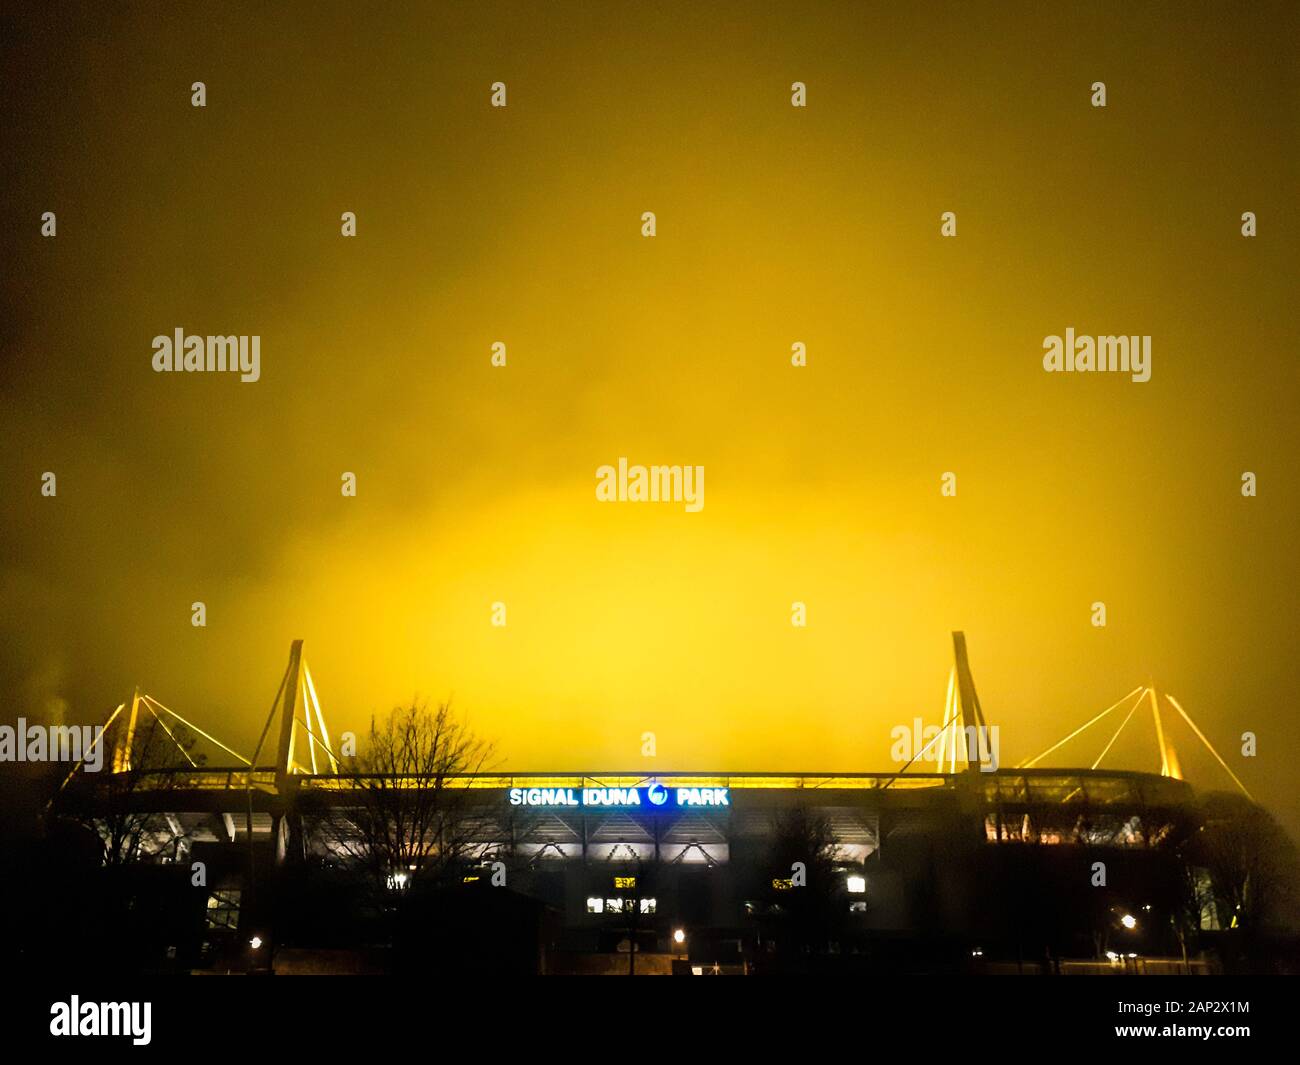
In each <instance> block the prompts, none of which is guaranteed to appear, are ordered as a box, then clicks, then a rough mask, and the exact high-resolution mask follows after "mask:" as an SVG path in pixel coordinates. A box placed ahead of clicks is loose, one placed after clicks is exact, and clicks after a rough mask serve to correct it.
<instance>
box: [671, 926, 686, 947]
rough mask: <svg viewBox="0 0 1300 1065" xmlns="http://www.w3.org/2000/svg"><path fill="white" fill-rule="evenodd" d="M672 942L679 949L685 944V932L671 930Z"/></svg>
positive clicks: (682, 930) (682, 929) (678, 929)
mask: <svg viewBox="0 0 1300 1065" xmlns="http://www.w3.org/2000/svg"><path fill="white" fill-rule="evenodd" d="M673 942H674V943H676V944H677V945H678V946H679V947H680V946H681V945H682V944H683V943H685V942H686V930H685V929H684V928H674V929H673Z"/></svg>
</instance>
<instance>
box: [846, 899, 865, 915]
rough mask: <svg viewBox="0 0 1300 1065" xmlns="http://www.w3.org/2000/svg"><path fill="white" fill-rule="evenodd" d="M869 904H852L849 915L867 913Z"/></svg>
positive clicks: (850, 904)
mask: <svg viewBox="0 0 1300 1065" xmlns="http://www.w3.org/2000/svg"><path fill="white" fill-rule="evenodd" d="M866 912H867V904H866V903H865V902H850V903H849V913H866Z"/></svg>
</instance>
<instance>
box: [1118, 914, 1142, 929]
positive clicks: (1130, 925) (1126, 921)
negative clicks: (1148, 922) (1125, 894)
mask: <svg viewBox="0 0 1300 1065" xmlns="http://www.w3.org/2000/svg"><path fill="white" fill-rule="evenodd" d="M1119 923H1120V924H1122V925H1123V926H1124V927H1125V928H1127V929H1128V930H1129V931H1132V930H1133V929H1134V928H1136V927H1137V924H1138V922H1137V918H1136V917H1134V916H1133V915H1132V914H1131V913H1126V914H1124V916H1123V917H1121V918H1120V919H1119Z"/></svg>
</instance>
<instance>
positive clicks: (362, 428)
mask: <svg viewBox="0 0 1300 1065" xmlns="http://www.w3.org/2000/svg"><path fill="white" fill-rule="evenodd" d="M405 6H406V5H398V8H397V10H388V9H385V10H384V11H383V12H382V13H381V12H379V11H370V10H367V12H366V13H364V14H363V13H362V12H361V9H359V8H358V9H357V10H351V11H350V10H348V9H346V8H344V7H343V6H342V5H336V4H312V5H305V4H298V5H289V6H286V7H284V8H283V9H277V10H266V9H265V8H264V7H263V6H262V5H253V4H249V5H235V4H229V5H226V4H223V5H198V4H176V5H125V6H124V7H122V8H121V9H120V10H119V9H117V5H113V6H112V9H110V8H109V7H108V6H102V5H86V6H85V7H84V8H79V7H78V6H77V5H60V6H59V8H58V9H56V10H53V11H52V10H51V9H47V8H46V7H44V6H38V5H32V6H31V7H30V8H29V9H27V10H25V11H15V10H12V9H11V7H10V6H7V7H6V10H5V13H4V14H3V16H0V38H2V39H3V41H4V44H3V48H4V68H3V85H2V86H0V90H2V91H0V125H2V126H3V135H2V139H3V144H4V150H3V152H2V153H0V171H2V172H3V181H4V188H5V196H4V214H5V218H6V224H5V226H4V227H3V230H2V234H3V235H2V237H0V239H2V240H3V245H2V246H0V262H3V266H4V271H3V274H4V277H3V286H2V289H3V297H2V298H3V308H2V312H0V389H2V394H3V412H4V417H3V420H2V421H0V440H2V444H3V450H2V451H0V455H2V456H3V458H2V459H0V491H2V492H3V500H4V506H3V517H2V518H0V521H2V523H3V533H2V535H3V545H4V549H3V553H2V559H0V682H3V684H4V686H5V691H6V692H7V693H8V694H7V698H6V704H7V705H6V711H5V715H4V719H5V721H7V722H12V721H13V720H14V719H16V718H17V717H19V716H21V715H25V716H27V717H28V718H30V719H34V720H50V719H56V720H57V719H63V720H67V721H76V722H89V721H94V720H102V719H103V718H104V717H105V716H106V715H107V714H108V713H109V712H110V711H111V710H112V708H113V707H114V706H115V705H117V704H118V703H119V702H121V701H122V700H123V699H124V698H126V697H128V696H129V695H130V692H131V688H132V686H133V685H135V684H137V683H138V684H140V685H141V686H142V688H143V689H144V690H145V691H147V692H148V693H150V694H151V695H153V696H154V697H156V698H157V699H159V700H161V701H162V702H163V703H164V704H167V705H168V706H171V707H173V708H175V709H176V710H178V711H180V712H181V713H183V714H185V715H186V716H187V717H189V718H191V719H192V720H193V721H195V722H196V723H198V724H200V725H202V726H203V727H204V728H206V729H209V730H211V731H213V732H215V733H216V734H217V735H218V736H220V737H221V738H222V739H223V740H225V741H226V742H228V743H230V744H231V745H232V746H235V747H237V748H239V749H241V750H244V751H245V752H247V753H251V750H252V748H253V746H254V744H255V742H256V738H257V733H258V731H259V730H260V727H261V725H262V722H263V720H264V718H265V716H266V713H267V711H268V709H269V708H270V705H271V701H272V698H273V697H274V695H275V689H276V684H277V682H278V680H279V677H280V675H281V673H282V672H283V669H284V662H285V659H286V656H287V652H288V648H289V642H290V640H291V639H293V638H297V637H301V638H303V639H305V641H306V643H305V654H306V658H307V661H308V662H309V663H310V665H311V668H312V672H313V675H314V677H315V681H316V686H317V690H318V691H319V693H320V696H321V701H322V704H323V706H324V710H325V713H326V716H327V719H328V720H329V721H330V724H331V730H332V731H333V732H335V733H337V732H339V731H341V730H343V729H356V730H360V729H362V728H364V727H365V724H366V723H367V721H368V719H369V717H370V715H371V714H372V713H374V712H382V711H385V710H387V709H388V708H389V707H391V706H392V705H394V704H395V703H398V702H401V701H403V700H407V701H409V700H410V699H411V698H412V697H413V696H414V695H417V694H419V695H422V696H425V697H428V698H430V699H433V700H441V699H446V698H452V699H453V704H454V705H455V706H457V707H459V708H460V709H461V710H462V711H464V712H465V713H466V714H467V715H468V716H469V720H470V722H471V724H472V726H473V727H474V728H475V729H477V730H478V731H480V732H481V733H483V734H485V735H486V736H488V737H490V738H493V739H495V740H496V741H497V746H498V750H499V752H500V758H501V767H502V768H504V769H507V770H509V769H514V770H527V769H556V770H570V771H579V772H595V771H598V770H602V769H606V770H608V769H623V770H632V771H640V770H643V769H644V770H645V771H646V772H650V771H654V770H679V771H685V770H713V769H717V770H741V769H747V770H792V771H795V770H798V771H809V772H812V771H868V770H876V771H888V770H892V769H894V768H896V766H895V764H894V763H892V762H891V761H890V759H889V748H890V730H891V729H892V728H893V727H894V726H896V725H899V724H910V722H911V721H912V719H913V717H915V716H917V715H921V716H924V717H925V718H926V720H927V721H928V722H930V723H934V724H937V723H938V718H939V715H940V713H941V711H942V707H943V698H944V692H945V686H946V683H947V677H948V670H949V666H950V661H951V638H950V632H951V631H952V630H954V629H962V630H964V631H965V632H966V633H967V637H968V640H969V643H970V649H971V658H972V665H973V668H974V675H975V680H976V682H977V684H978V686H979V692H980V696H981V699H982V702H983V706H984V710H985V713H986V714H987V715H988V717H989V718H990V720H991V721H992V722H994V723H996V724H998V725H999V726H1000V727H1001V729H1002V736H1001V746H1002V753H1003V760H1004V762H1007V763H1010V762H1014V761H1017V760H1019V759H1021V758H1024V757H1028V756H1030V755H1033V754H1036V753H1037V752H1038V751H1039V750H1040V749H1041V748H1043V747H1045V746H1047V745H1048V744H1050V743H1051V742H1052V741H1054V740H1055V739H1057V738H1059V737H1060V736H1061V735H1063V734H1064V733H1066V732H1067V731H1069V730H1070V729H1071V728H1073V727H1074V726H1076V725H1078V724H1080V723H1082V722H1083V721H1084V720H1086V719H1087V718H1088V717H1090V716H1091V715H1093V714H1095V713H1096V712H1097V711H1099V710H1101V709H1102V708H1103V707H1105V706H1107V705H1109V704H1110V703H1112V702H1114V701H1115V700H1116V699H1118V698H1119V697H1120V696H1122V695H1123V694H1124V693H1125V692H1127V691H1129V690H1130V689H1132V688H1133V687H1135V686H1136V685H1138V684H1154V685H1155V686H1156V687H1157V688H1159V689H1161V690H1164V691H1168V692H1171V693H1172V694H1173V695H1174V696H1175V697H1176V698H1177V699H1178V700H1179V701H1180V702H1181V703H1182V705H1183V706H1184V707H1186V708H1187V710H1188V712H1189V713H1190V714H1191V715H1192V716H1193V718H1195V719H1196V720H1197V722H1198V723H1199V724H1200V726H1201V728H1202V729H1203V730H1204V731H1205V732H1206V734H1207V735H1208V736H1209V737H1210V739H1211V740H1212V741H1213V742H1214V743H1215V744H1216V746H1217V747H1218V749H1219V750H1220V752H1221V753H1222V754H1223V755H1224V757H1225V758H1226V759H1227V760H1228V762H1229V764H1230V765H1232V766H1233V768H1234V771H1235V772H1237V773H1238V775H1240V776H1241V777H1242V779H1243V780H1244V781H1245V782H1246V784H1247V786H1248V787H1249V788H1250V789H1251V790H1252V792H1254V794H1255V795H1256V796H1257V797H1258V798H1260V799H1261V800H1262V801H1263V802H1264V803H1265V804H1266V805H1268V806H1269V807H1270V808H1271V809H1272V810H1273V811H1274V812H1275V813H1277V814H1278V815H1279V816H1281V817H1282V818H1283V819H1284V820H1285V821H1286V822H1287V823H1288V825H1289V827H1290V828H1291V829H1292V831H1293V833H1296V832H1298V831H1300V801H1298V800H1297V789H1296V788H1295V785H1294V780H1295V775H1294V768H1293V762H1294V759H1295V756H1296V754H1297V747H1298V744H1297V739H1298V737H1300V726H1297V723H1296V715H1297V710H1296V707H1295V694H1294V693H1295V681H1294V672H1295V670H1294V656H1295V648H1296V642H1297V637H1298V636H1300V624H1298V621H1300V606H1298V605H1297V600H1296V587H1297V570H1298V568H1300V567H1298V564H1297V560H1296V537H1295V529H1296V521H1297V517H1298V516H1300V507H1298V506H1297V493H1298V492H1300V476H1298V475H1297V469H1296V462H1297V455H1298V454H1300V446H1298V445H1300V428H1297V416H1296V400H1297V393H1298V392H1300V387H1298V386H1300V371H1298V370H1297V350H1298V347H1297V342H1298V341H1300V329H1298V328H1297V315H1296V304H1297V279H1298V278H1300V270H1297V254H1296V246H1297V244H1296V242H1297V214H1296V209H1297V189H1300V181H1298V180H1297V179H1298V178H1300V166H1298V165H1297V163H1298V155H1300V153H1298V152H1297V148H1296V137H1295V130H1296V128H1297V115H1298V114H1300V76H1298V74H1297V63H1296V59H1295V42H1296V40H1298V39H1300V16H1298V15H1297V11H1300V8H1297V7H1296V5H1294V4H1259V5H1246V6H1238V5H1231V6H1229V5H1223V6H1218V7H1211V6H1206V5H1201V4H1185V5H1165V4H1158V5H1157V4H1150V5H1148V4H1138V5H1134V4H1108V5H1101V6H1098V7H1090V9H1089V10H1088V11H1086V12H1085V11H1076V12H1061V11H1057V10H1055V8H1054V7H1052V8H1048V7H1046V6H1044V5H1038V4H1023V5H1019V4H1010V5H998V6H997V7H996V8H994V7H993V6H991V5H989V6H976V7H973V6H972V5H967V4H954V5H951V6H942V5H930V6H929V8H928V9H927V10H926V11H924V12H922V11H920V10H918V9H915V8H914V7H913V5H892V4H891V5H859V4H834V5H800V6H799V7H798V8H797V9H796V8H795V7H794V6H793V5H785V4H782V5H772V4H749V5H744V6H740V5H735V6H733V5H713V4H710V5H695V4H684V3H683V4H638V5H635V6H633V5H622V4H619V5H595V4H546V5H523V4H520V5H512V4H491V5H477V4H476V5H457V6H455V7H451V6H449V5H439V7H438V8H437V9H436V10H426V11H421V12H418V13H414V12H406V11H403V10H402V8H404V7H405ZM410 6H412V7H414V6H416V5H410ZM419 6H420V7H423V6H424V5H419ZM706 7H707V10H705V9H704V8H706ZM196 81H202V82H204V83H205V85H206V93H207V100H206V106H205V107H202V108H198V107H194V106H192V104H191V86H192V84H193V83H194V82H196ZM497 81H501V82H504V83H505V84H506V86H507V94H508V95H507V100H508V104H507V106H506V107H504V108H494V107H492V106H491V102H490V100H491V86H492V84H493V83H494V82H497ZM795 81H801V82H803V83H805V85H806V87H807V106H806V107H803V108H797V107H793V106H791V85H792V83H793V82H795ZM1096 81H1103V82H1105V85H1106V92H1107V104H1106V106H1105V107H1104V108H1101V107H1094V106H1092V103H1091V96H1092V88H1091V87H1092V85H1093V83H1094V82H1096ZM46 211H53V212H54V213H55V214H56V216H57V235H56V236H54V237H45V236H42V233H41V216H42V213H43V212H46ZM345 211H352V212H355V214H356V216H357V235H356V236H355V237H344V236H343V235H342V234H341V232H340V226H341V222H340V216H341V215H342V213H343V212H345ZM646 211H652V212H654V213H655V216H656V226H657V231H656V235H655V236H654V237H645V236H643V235H642V213H643V212H646ZM945 211H952V212H955V214H956V218H957V235H956V236H955V237H944V236H942V235H941V230H940V226H941V215H942V213H943V212H945ZM1247 211H1250V212H1254V214H1255V215H1256V217H1257V225H1258V235H1257V236H1255V237H1244V236H1243V235H1242V221H1241V216H1242V214H1243V212H1247ZM177 328H183V329H184V330H186V331H187V332H189V333H197V334H223V335H224V334H244V335H254V334H255V335H258V336H260V337H261V377H260V380H258V381H257V382H255V383H241V382H240V381H239V380H238V377H237V376H232V375H229V374H225V375H223V374H207V373H171V374H169V373H156V372H154V370H153V369H152V366H151V359H152V356H153V349H152V347H151V344H152V340H153V338H154V337H155V336H156V335H159V334H163V335H171V334H172V333H173V331H174V330H175V329H177ZM1071 328H1072V329H1074V330H1075V331H1076V332H1077V333H1079V334H1095V335H1105V334H1124V335H1130V334H1132V335H1149V336H1150V337H1151V338H1152V340H1151V345H1152V367H1151V369H1152V373H1151V379H1150V380H1149V381H1147V382H1145V383H1136V382H1133V381H1132V380H1130V379H1129V377H1128V376H1127V375H1123V374H1103V373H1094V374H1051V373H1046V372H1044V369H1043V366H1042V355H1043V341H1044V338H1045V337H1048V336H1050V335H1054V334H1064V332H1065V331H1066V330H1067V329H1071ZM497 341H500V342H503V343H504V344H505V345H506V349H507V353H508V355H507V365H506V366H505V367H494V366H493V365H492V364H491V347H492V345H493V343H494V342H497ZM796 342H799V343H803V344H805V345H806V349H807V357H808V364H807V366H805V367H794V366H792V365H791V345H792V344H794V343H796ZM621 456H626V457H627V458H628V459H629V460H630V461H631V462H633V463H644V464H657V463H664V464H668V463H672V464H682V465H702V466H704V467H705V470H706V480H705V505H704V507H703V509H702V510H700V511H699V512H698V513H688V512H686V510H685V509H684V508H683V507H682V506H681V505H673V504H663V503H659V504H651V503H646V504H632V503H624V504H610V503H600V502H598V501H597V499H596V496H595V491H594V489H595V484H596V470H597V468H598V467H599V466H601V465H604V464H608V463H616V462H617V460H618V459H619V458H620V457H621ZM46 471H51V472H54V473H55V474H56V477H57V495H56V496H54V497H53V498H50V497H45V496H42V494H41V483H42V482H41V478H42V474H43V473H44V472H46ZM1246 471H1250V472H1253V473H1255V474H1256V476H1257V479H1258V494H1257V495H1256V496H1255V497H1253V498H1248V497H1243V495H1242V491H1241V486H1242V480H1241V478H1242V474H1243V473H1244V472H1246ZM345 472H352V473H355V475H356V478H357V494H356V496H355V498H349V497H345V496H344V495H342V493H341V491H340V484H341V478H342V475H343V474H344V473H345ZM946 472H952V473H955V474H956V478H957V494H956V495H955V496H953V497H945V496H943V495H942V494H941V491H940V487H941V477H942V475H943V474H944V473H946ZM196 601H202V602H203V603H204V604H205V605H206V610H207V624H206V626H205V627H202V628H197V627H195V626H193V625H192V624H191V604H192V603H194V602H196ZM796 601H797V602H802V603H805V604H806V608H807V620H808V623H807V626H806V627H802V628H801V627H796V626H793V625H792V624H791V604H792V603H794V602H796ZM1099 601H1100V602H1104V603H1105V604H1106V610H1107V624H1106V626H1105V627H1104V628H1099V627H1096V626H1094V625H1093V623H1092V618H1093V611H1092V604H1093V603H1094V602H1099ZM498 602H499V603H503V604H505V607H506V611H507V615H506V617H507V624H506V625H505V626H504V627H498V626H494V625H493V624H492V604H493V603H498ZM1247 730H1249V731H1253V732H1255V733H1256V734H1257V736H1258V742H1259V754H1258V756H1257V757H1256V758H1253V759H1250V758H1243V757H1242V756H1241V752H1240V748H1241V739H1240V737H1241V734H1242V733H1243V732H1245V731H1247ZM647 731H651V732H654V733H655V735H656V737H657V742H658V754H657V756H656V757H654V758H645V757H643V756H642V754H641V743H642V734H643V733H644V732H647ZM1169 732H1170V736H1171V738H1172V740H1173V742H1174V744H1175V745H1176V747H1177V749H1178V754H1179V757H1180V759H1181V761H1182V764H1183V768H1184V770H1185V772H1186V774H1187V776H1188V777H1189V779H1191V780H1192V782H1193V783H1195V784H1197V785H1198V786H1201V787H1206V788H1220V787H1227V786H1230V784H1229V781H1228V780H1227V778H1226V776H1225V775H1224V774H1223V773H1222V771H1221V770H1219V769H1218V768H1217V767H1216V766H1215V765H1214V764H1213V761H1212V760H1211V759H1210V758H1209V756H1208V755H1207V754H1205V752H1204V751H1203V750H1202V749H1200V745H1199V743H1198V742H1197V741H1196V740H1195V739H1194V738H1193V737H1192V735H1191V734H1190V732H1189V731H1188V730H1187V729H1186V727H1185V726H1182V725H1181V724H1180V723H1174V724H1171V725H1169ZM1130 733H1131V734H1128V733H1126V736H1125V739H1124V740H1123V741H1122V742H1121V743H1120V744H1119V745H1117V747H1116V749H1115V751H1113V752H1112V755H1111V756H1110V757H1108V759H1107V762H1106V763H1105V764H1106V765H1108V766H1114V767H1127V768H1143V769H1148V770H1152V771H1154V770H1156V769H1158V766H1159V759H1158V756H1157V754H1156V748H1155V744H1154V741H1153V738H1152V726H1151V720H1150V717H1149V715H1139V716H1136V717H1135V719H1134V722H1133V724H1132V725H1131V727H1130ZM1107 735H1108V731H1107V730H1106V729H1105V728H1104V727H1102V728H1101V731H1100V732H1099V733H1097V734H1095V735H1090V736H1088V737H1086V738H1085V739H1084V740H1081V741H1080V742H1079V743H1078V744H1077V745H1074V746H1071V747H1068V748H1066V749H1064V750H1063V751H1062V752H1061V757H1060V758H1059V759H1054V760H1055V761H1057V762H1058V763H1059V764H1071V765H1088V764H1090V763H1091V762H1092V760H1093V759H1094V758H1095V757H1096V756H1097V754H1098V753H1100V750H1101V748H1102V746H1103V745H1104V743H1105V740H1106V738H1107Z"/></svg>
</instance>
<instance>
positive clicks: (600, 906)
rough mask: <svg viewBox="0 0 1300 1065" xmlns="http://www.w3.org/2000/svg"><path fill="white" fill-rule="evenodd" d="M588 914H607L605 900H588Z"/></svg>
mask: <svg viewBox="0 0 1300 1065" xmlns="http://www.w3.org/2000/svg"><path fill="white" fill-rule="evenodd" d="M587 912H588V913H604V912H605V900H604V899H588V900H587Z"/></svg>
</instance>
